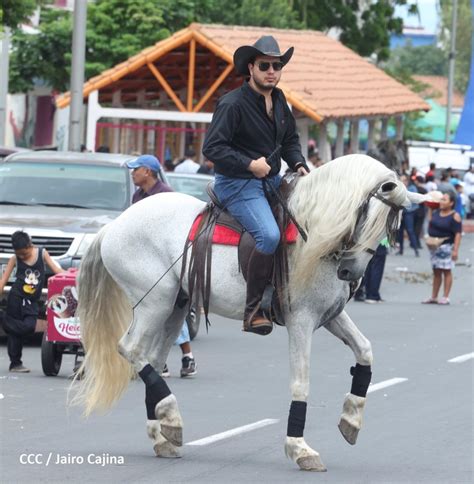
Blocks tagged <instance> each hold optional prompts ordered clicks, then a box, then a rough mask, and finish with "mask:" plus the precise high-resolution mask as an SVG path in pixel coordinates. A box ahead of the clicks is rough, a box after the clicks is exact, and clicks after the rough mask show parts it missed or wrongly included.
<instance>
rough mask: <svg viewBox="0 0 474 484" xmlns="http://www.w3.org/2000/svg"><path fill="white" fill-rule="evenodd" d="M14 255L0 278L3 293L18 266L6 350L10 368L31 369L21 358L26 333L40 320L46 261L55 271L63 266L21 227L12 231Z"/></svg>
mask: <svg viewBox="0 0 474 484" xmlns="http://www.w3.org/2000/svg"><path fill="white" fill-rule="evenodd" d="M12 246H13V250H14V251H15V255H14V256H12V257H11V258H10V260H9V261H8V264H7V267H6V269H5V272H4V273H3V276H2V278H1V280H0V295H1V294H2V292H3V290H4V288H5V285H6V283H7V282H8V279H9V278H10V275H11V273H12V271H13V269H14V268H15V267H16V276H15V277H16V278H15V281H14V283H13V285H12V287H11V290H10V293H9V294H8V299H7V309H6V313H5V321H4V329H5V332H6V333H7V338H8V339H7V350H8V357H9V358H10V369H9V370H10V371H11V372H15V373H29V371H30V370H29V369H28V368H26V367H25V366H23V362H22V360H21V357H22V352H23V343H24V338H25V336H28V335H30V334H33V333H34V332H35V329H36V323H37V321H38V315H39V306H38V301H39V299H40V297H41V290H42V289H43V286H44V283H45V264H46V265H47V266H48V267H49V268H50V269H51V270H52V271H53V272H54V273H55V274H58V273H60V272H64V270H63V269H62V268H61V267H60V266H59V265H58V264H56V262H54V261H53V259H51V256H50V255H49V253H48V251H47V250H46V249H44V248H42V247H36V246H35V245H34V244H33V242H32V241H31V238H30V236H29V235H28V234H27V233H26V232H23V231H21V230H19V231H17V232H15V233H14V234H13V235H12Z"/></svg>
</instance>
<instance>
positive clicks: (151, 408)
mask: <svg viewBox="0 0 474 484" xmlns="http://www.w3.org/2000/svg"><path fill="white" fill-rule="evenodd" d="M138 374H139V375H140V378H141V379H142V380H143V383H145V387H146V389H145V405H146V415H147V417H148V419H149V420H156V415H155V407H156V404H157V403H158V402H161V400H163V398H166V397H167V396H168V395H171V390H170V389H169V388H168V385H167V384H166V382H165V380H163V378H161V376H160V375H158V373H157V372H156V371H155V370H154V369H153V367H152V366H151V365H146V366H145V368H143V370H142V371H140V372H139V373H138Z"/></svg>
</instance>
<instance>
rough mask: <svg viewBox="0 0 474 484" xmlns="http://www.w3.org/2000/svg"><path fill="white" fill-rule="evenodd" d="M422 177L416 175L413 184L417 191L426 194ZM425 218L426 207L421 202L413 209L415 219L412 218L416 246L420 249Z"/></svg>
mask: <svg viewBox="0 0 474 484" xmlns="http://www.w3.org/2000/svg"><path fill="white" fill-rule="evenodd" d="M424 181H425V180H424V178H423V176H421V175H418V176H417V177H416V178H415V180H414V184H415V186H416V189H417V190H418V193H421V194H423V195H424V194H426V193H428V191H427V190H426V188H425V186H424V184H423V182H424ZM425 218H426V207H425V205H424V204H423V203H420V204H419V205H418V208H417V210H416V211H415V219H414V230H415V236H416V243H417V248H418V249H421V238H422V237H423V225H424V223H425Z"/></svg>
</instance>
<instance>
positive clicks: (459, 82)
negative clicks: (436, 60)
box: [440, 0, 474, 93]
mask: <svg viewBox="0 0 474 484" xmlns="http://www.w3.org/2000/svg"><path fill="white" fill-rule="evenodd" d="M440 5H441V25H442V29H441V36H440V37H441V43H442V46H443V50H444V52H445V57H446V58H448V56H449V51H450V41H451V40H450V39H451V21H452V20H451V19H452V17H451V16H452V5H453V2H452V0H440ZM473 15H474V12H472V9H471V0H458V15H457V29H456V64H455V73H454V84H455V86H456V88H457V89H458V90H459V92H462V93H464V92H466V90H467V84H468V82H469V67H470V64H471V48H472V35H473V21H474V18H473Z"/></svg>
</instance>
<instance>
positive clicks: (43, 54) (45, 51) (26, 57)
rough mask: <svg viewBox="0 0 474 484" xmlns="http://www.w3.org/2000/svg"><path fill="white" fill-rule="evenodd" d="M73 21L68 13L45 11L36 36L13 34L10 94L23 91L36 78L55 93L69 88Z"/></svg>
mask: <svg viewBox="0 0 474 484" xmlns="http://www.w3.org/2000/svg"><path fill="white" fill-rule="evenodd" d="M71 32H72V21H71V16H70V14H69V13H68V12H65V11H63V10H53V9H44V10H42V12H41V23H40V33H39V34H34V35H32V34H25V33H23V32H21V31H19V30H18V31H16V32H15V33H14V35H13V39H12V55H11V57H10V92H26V91H27V90H29V89H31V87H32V85H33V82H34V80H35V79H43V80H45V81H47V83H48V84H49V85H50V86H51V87H52V88H53V89H56V90H58V91H64V90H66V89H67V86H68V85H69V76H70V64H71V44H72V37H71Z"/></svg>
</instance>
